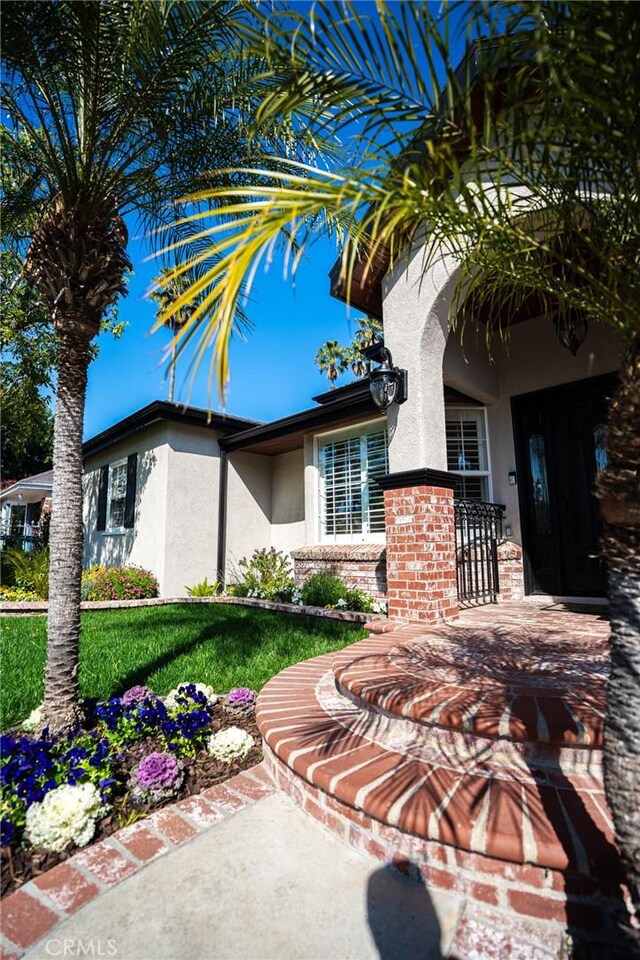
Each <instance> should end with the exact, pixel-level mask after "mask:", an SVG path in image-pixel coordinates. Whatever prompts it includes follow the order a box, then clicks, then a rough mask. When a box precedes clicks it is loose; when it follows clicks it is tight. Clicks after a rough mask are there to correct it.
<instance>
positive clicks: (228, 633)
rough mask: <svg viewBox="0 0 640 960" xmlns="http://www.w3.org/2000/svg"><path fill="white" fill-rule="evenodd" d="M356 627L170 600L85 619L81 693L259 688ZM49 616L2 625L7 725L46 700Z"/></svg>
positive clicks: (1, 698)
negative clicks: (196, 686) (187, 684)
mask: <svg viewBox="0 0 640 960" xmlns="http://www.w3.org/2000/svg"><path fill="white" fill-rule="evenodd" d="M364 635H365V632H364V631H363V630H362V629H361V628H360V627H359V626H357V625H355V624H350V623H344V622H340V621H336V620H324V619H320V618H318V617H302V616H295V615H294V616H289V615H286V614H280V613H273V612H271V611H268V610H256V609H252V608H251V607H242V606H233V605H226V604H224V605H223V604H219V605H218V604H202V605H199V604H170V605H168V606H166V607H145V608H137V609H131V610H111V611H104V612H100V613H98V612H96V613H84V614H83V615H82V636H81V640H80V694H81V696H83V697H97V698H98V699H101V700H102V699H106V698H108V697H112V696H117V695H118V694H121V693H122V692H123V691H124V690H126V689H127V688H128V687H131V686H133V685H134V684H137V683H143V684H146V685H147V686H149V687H151V688H152V689H153V690H155V692H156V693H159V694H165V693H168V691H169V690H171V689H172V688H173V687H175V686H177V684H178V683H180V682H182V681H185V680H193V681H199V682H201V683H210V684H211V685H212V686H213V687H214V688H215V689H216V690H218V691H220V692H221V693H222V692H226V691H227V690H229V689H230V688H231V687H252V688H253V689H255V690H259V689H260V687H262V686H263V685H264V684H265V683H266V682H267V680H268V679H269V678H270V677H272V676H274V675H275V674H276V673H278V672H279V671H280V670H282V669H283V668H284V667H286V666H288V665H289V664H292V663H297V662H298V661H300V660H307V659H308V658H309V657H315V656H318V654H321V653H327V652H328V651H330V650H339V649H340V648H341V647H344V646H346V645H347V644H349V643H353V642H354V641H355V640H359V639H360V638H361V637H363V636H364ZM45 643H46V618H45V617H2V619H1V620H0V657H1V661H0V662H1V664H2V686H1V688H0V729H2V730H4V729H6V728H7V727H11V726H12V725H14V724H16V723H18V722H19V721H20V720H22V719H24V718H25V717H26V716H28V714H29V713H30V712H31V710H33V708H34V707H37V706H38V704H39V703H40V702H41V701H42V693H43V676H44V661H45Z"/></svg>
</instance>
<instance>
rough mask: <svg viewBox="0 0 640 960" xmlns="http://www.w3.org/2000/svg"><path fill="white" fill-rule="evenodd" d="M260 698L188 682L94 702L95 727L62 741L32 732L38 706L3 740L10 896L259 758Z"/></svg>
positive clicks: (0, 788) (88, 708) (0, 761)
mask: <svg viewBox="0 0 640 960" xmlns="http://www.w3.org/2000/svg"><path fill="white" fill-rule="evenodd" d="M255 700H256V695H255V692H254V691H252V690H248V689H246V688H239V689H236V690H232V691H230V693H229V694H228V695H227V696H226V697H219V696H217V695H216V694H215V692H214V691H213V689H212V688H211V687H209V686H207V685H206V684H194V683H190V684H181V685H180V686H179V687H177V688H176V689H175V690H172V691H171V693H170V694H168V695H167V696H166V697H164V698H160V697H157V696H156V695H155V694H154V693H153V691H151V690H148V689H147V688H146V687H140V686H138V687H132V688H131V689H130V690H128V691H127V692H126V693H125V694H123V696H122V697H114V698H112V699H111V700H109V701H107V702H103V703H86V704H85V712H86V717H87V720H86V728H85V729H78V730H76V731H75V732H74V733H73V734H72V735H70V736H68V737H66V738H59V739H57V740H54V739H50V738H49V737H48V736H47V735H46V732H45V735H44V736H41V737H39V738H38V737H36V735H35V733H32V732H31V731H32V730H33V728H34V727H35V725H37V723H38V719H39V717H38V712H37V711H34V714H33V715H32V716H31V717H30V718H29V719H28V720H27V721H25V723H24V724H23V725H22V727H21V728H20V729H19V730H18V731H15V732H14V733H13V734H9V735H4V736H2V737H1V738H0V804H1V807H0V809H1V815H2V824H1V827H2V833H1V836H2V851H1V861H2V883H1V892H2V896H4V895H5V894H7V893H11V892H12V891H13V890H15V889H17V888H18V887H20V886H21V885H22V884H23V883H25V882H26V881H27V880H29V879H31V878H32V877H34V876H37V875H38V874H40V873H43V872H44V871H46V870H49V869H51V867H54V866H55V865H56V864H58V863H60V862H61V861H62V860H65V859H66V858H67V857H69V856H70V855H71V854H73V853H75V852H76V851H77V850H78V848H79V847H82V846H86V845H87V844H89V843H91V842H95V841H97V840H102V839H104V838H105V837H107V836H109V835H110V834H112V833H115V832H116V831H117V830H120V829H121V828H122V827H124V826H128V825H130V824H132V823H135V822H136V821H138V820H141V819H144V817H146V816H147V815H148V814H150V813H151V812H153V811H155V810H157V809H159V808H160V807H162V806H164V805H166V804H167V803H172V802H175V800H177V799H179V798H182V797H187V796H190V795H192V794H196V793H200V791H202V790H204V789H205V788H206V787H209V786H213V785H214V784H217V783H221V782H222V781H223V780H227V779H228V778H230V777H232V776H235V775H236V774H237V773H240V772H241V771H242V770H245V769H248V768H249V767H251V766H253V765H254V764H255V763H258V762H259V761H260V759H261V757H262V748H261V741H260V735H259V732H258V728H257V726H256V723H255Z"/></svg>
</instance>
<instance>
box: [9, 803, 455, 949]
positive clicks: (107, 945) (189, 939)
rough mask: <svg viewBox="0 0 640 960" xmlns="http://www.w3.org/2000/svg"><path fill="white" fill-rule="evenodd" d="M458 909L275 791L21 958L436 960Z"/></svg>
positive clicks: (449, 898)
mask: <svg viewBox="0 0 640 960" xmlns="http://www.w3.org/2000/svg"><path fill="white" fill-rule="evenodd" d="M462 912H463V902H462V899H461V897H460V896H458V895H456V894H448V893H440V892H438V893H428V892H427V890H426V889H425V888H424V886H420V885H419V884H416V883H412V882H410V881H408V880H406V879H405V878H404V877H402V876H401V875H400V874H398V873H397V872H395V871H392V870H390V869H388V868H385V867H381V866H380V864H378V863H376V862H375V861H373V860H370V859H369V858H367V857H365V856H363V855H361V854H359V853H358V852H357V851H355V850H353V849H351V848H349V847H348V846H346V845H345V844H342V843H340V842H339V841H338V840H336V839H334V837H333V836H331V835H330V834H329V833H328V832H327V831H325V830H324V829H323V828H322V827H321V826H320V825H318V824H317V823H316V822H315V821H313V820H312V819H311V818H309V817H307V816H306V815H305V814H304V813H302V812H300V811H299V810H298V809H297V808H296V807H295V806H294V804H293V803H292V802H291V801H290V800H289V799H288V798H286V797H285V796H284V795H282V794H272V795H271V796H267V797H265V798H263V799H261V800H259V801H258V802H256V803H254V804H253V805H251V806H248V807H245V808H244V809H242V810H240V811H239V812H238V813H236V814H235V815H234V816H232V817H230V818H228V819H226V820H223V821H222V822H220V823H217V824H215V825H214V826H212V827H210V828H209V829H207V830H205V831H204V832H203V833H201V834H199V835H198V836H196V837H194V838H193V839H192V840H190V841H189V842H187V843H185V844H183V845H182V846H181V847H179V848H178V849H176V850H174V851H172V852H171V853H170V854H169V855H167V856H163V857H161V858H160V859H158V860H155V861H152V862H150V863H148V864H147V865H146V866H145V867H144V868H143V869H141V870H140V871H138V872H137V873H136V874H135V875H133V876H131V877H129V878H128V879H126V880H123V881H122V882H121V883H119V884H118V885H117V886H115V887H113V888H112V889H109V890H107V891H106V892H104V893H102V894H101V895H100V896H99V897H97V898H95V899H94V900H92V901H91V902H90V903H88V904H87V905H86V906H84V907H83V908H82V909H80V910H79V911H78V912H77V913H75V914H74V915H73V916H71V917H69V918H68V919H66V920H64V921H62V922H61V923H60V924H59V925H58V926H57V927H55V928H54V929H53V930H51V931H49V932H48V933H47V935H46V936H45V937H44V938H43V939H41V940H40V941H39V943H37V944H36V945H35V946H34V947H32V948H31V949H30V950H29V951H28V952H27V953H26V954H25V957H27V958H29V960H35V958H38V960H40V958H42V960H48V958H50V957H54V956H58V957H62V956H67V957H68V956H93V957H96V956H101V957H113V958H115V960H209V958H229V960H237V958H243V960H252V958H256V960H267V958H278V960H294V958H313V960H324V958H326V960H338V958H345V960H346V958H357V960H368V958H378V957H381V958H383V960H407V958H418V957H419V958H421V960H436V958H441V957H443V956H447V955H448V954H449V950H450V947H451V945H452V943H453V939H454V936H455V932H456V929H457V927H458V925H459V921H460V919H461V916H462Z"/></svg>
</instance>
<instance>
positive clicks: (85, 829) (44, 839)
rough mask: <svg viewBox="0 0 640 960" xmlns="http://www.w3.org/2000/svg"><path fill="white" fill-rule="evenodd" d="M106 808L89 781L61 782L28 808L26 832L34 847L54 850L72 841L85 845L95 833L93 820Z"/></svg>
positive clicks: (81, 845) (78, 844)
mask: <svg viewBox="0 0 640 960" xmlns="http://www.w3.org/2000/svg"><path fill="white" fill-rule="evenodd" d="M107 810H108V807H107V806H106V805H105V804H104V803H103V802H102V800H101V799H100V792H99V791H98V789H97V787H95V786H94V785H93V784H92V783H80V784H76V785H75V786H71V785H70V784H68V783H63V784H62V786H60V787H56V789H55V790H52V791H51V792H50V793H48V794H47V795H46V797H45V798H44V800H43V801H42V802H41V803H33V804H32V805H31V806H30V807H29V809H28V810H27V817H26V830H25V834H26V837H27V839H28V840H29V841H30V842H31V843H32V844H33V846H34V847H46V848H47V849H48V850H55V851H56V852H60V851H61V850H64V849H65V847H68V846H70V844H72V843H75V844H77V846H79V847H84V846H86V845H87V844H88V843H89V841H90V840H91V838H92V837H93V834H94V833H95V829H96V820H97V819H98V818H100V817H102V816H104V814H105V813H106V812H107Z"/></svg>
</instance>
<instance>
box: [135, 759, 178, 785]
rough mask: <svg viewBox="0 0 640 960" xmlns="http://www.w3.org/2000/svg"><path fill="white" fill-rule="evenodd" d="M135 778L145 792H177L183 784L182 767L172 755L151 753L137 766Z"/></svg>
mask: <svg viewBox="0 0 640 960" xmlns="http://www.w3.org/2000/svg"><path fill="white" fill-rule="evenodd" d="M133 778H134V782H135V784H136V786H139V787H142V788H143V790H150V791H153V792H155V791H157V790H167V789H170V790H177V788H178V787H179V786H180V783H181V782H182V765H181V763H180V762H179V760H177V759H176V758H175V757H174V756H173V755H172V754H170V753H150V754H149V755H148V756H146V757H145V758H144V759H143V760H141V761H140V763H139V764H138V765H137V767H136V768H135V770H134V771H133Z"/></svg>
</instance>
